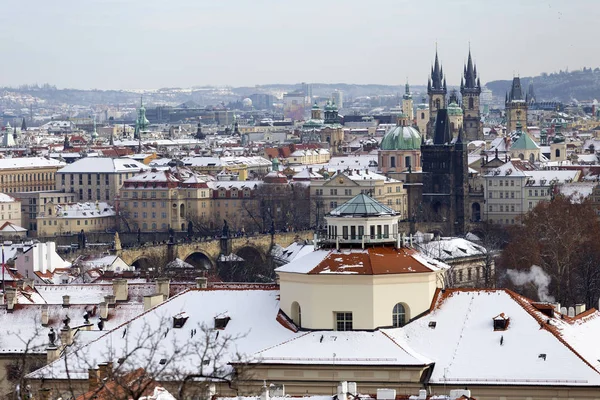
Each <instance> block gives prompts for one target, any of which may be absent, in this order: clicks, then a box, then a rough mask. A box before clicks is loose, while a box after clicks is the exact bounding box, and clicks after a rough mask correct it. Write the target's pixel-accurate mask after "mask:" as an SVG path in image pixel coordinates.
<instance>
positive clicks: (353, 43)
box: [0, 0, 600, 89]
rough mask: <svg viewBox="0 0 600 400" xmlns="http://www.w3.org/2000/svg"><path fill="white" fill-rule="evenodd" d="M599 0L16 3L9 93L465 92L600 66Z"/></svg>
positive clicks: (5, 71)
mask: <svg viewBox="0 0 600 400" xmlns="http://www.w3.org/2000/svg"><path fill="white" fill-rule="evenodd" d="M599 21H600V0H569V1H566V0H544V1H541V0H527V1H525V0H493V1H492V0H472V1H467V0H439V1H429V0H412V1H403V0H369V1H367V0H362V1H358V0H299V1H295V2H291V1H287V0H210V1H209V0H170V1H167V0H52V1H48V0H31V1H30V0H7V1H5V2H3V7H2V13H0V34H1V37H2V44H1V45H0V49H2V57H1V65H2V66H1V67H0V85H11V86H16V85H20V84H24V83H46V82H47V83H51V84H55V85H57V86H58V87H61V88H64V87H73V88H99V89H109V88H114V89H129V88H131V89H134V88H135V89H138V88H159V87H189V86H192V85H235V86H241V85H256V84H265V83H297V82H302V81H306V82H325V83H337V82H345V83H381V84H403V83H404V82H405V80H406V79H407V78H408V79H409V81H410V82H413V83H415V84H425V83H426V78H427V73H428V71H429V68H430V66H431V63H432V61H433V57H434V53H435V43H436V41H437V43H438V51H439V55H440V59H441V61H442V62H443V66H444V71H445V73H446V75H447V77H448V84H458V83H459V82H460V73H461V71H462V66H463V62H464V61H465V58H466V56H467V53H468V47H469V42H470V43H471V50H472V52H473V56H474V58H475V61H476V62H477V67H478V71H479V72H480V76H481V79H482V82H487V81H489V80H495V79H511V78H512V76H513V74H519V75H521V76H528V75H532V74H533V75H535V74H539V73H540V72H543V71H546V72H552V71H558V70H559V69H565V68H569V69H578V68H581V67H583V66H585V67H598V66H600V55H599V53H598V48H597V47H596V44H597V40H598V24H599Z"/></svg>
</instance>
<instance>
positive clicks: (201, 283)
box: [196, 277, 208, 289]
mask: <svg viewBox="0 0 600 400" xmlns="http://www.w3.org/2000/svg"><path fill="white" fill-rule="evenodd" d="M207 287H208V279H206V278H205V277H198V278H196V289H206V288H207Z"/></svg>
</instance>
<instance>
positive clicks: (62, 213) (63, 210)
mask: <svg viewBox="0 0 600 400" xmlns="http://www.w3.org/2000/svg"><path fill="white" fill-rule="evenodd" d="M54 208H55V210H56V211H55V215H41V214H40V216H39V217H40V218H44V217H50V218H54V217H58V218H104V217H114V216H115V215H116V213H115V209H114V208H113V206H111V205H110V204H108V203H106V202H98V203H89V202H88V203H72V204H57V205H55V206H54Z"/></svg>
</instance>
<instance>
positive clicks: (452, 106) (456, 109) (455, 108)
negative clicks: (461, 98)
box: [448, 102, 463, 115]
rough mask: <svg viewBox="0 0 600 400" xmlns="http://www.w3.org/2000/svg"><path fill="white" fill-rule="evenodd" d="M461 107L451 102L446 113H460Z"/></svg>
mask: <svg viewBox="0 0 600 400" xmlns="http://www.w3.org/2000/svg"><path fill="white" fill-rule="evenodd" d="M462 113H463V111H462V108H460V106H459V105H458V104H456V103H455V102H452V103H450V104H449V105H448V115H462Z"/></svg>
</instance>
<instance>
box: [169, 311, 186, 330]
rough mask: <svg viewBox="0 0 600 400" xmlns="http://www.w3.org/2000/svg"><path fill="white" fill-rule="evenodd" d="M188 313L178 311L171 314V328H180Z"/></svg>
mask: <svg viewBox="0 0 600 400" xmlns="http://www.w3.org/2000/svg"><path fill="white" fill-rule="evenodd" d="M188 318H189V315H187V313H185V312H180V313H179V314H177V315H174V316H173V328H182V327H183V325H185V323H186V322H187V320H188Z"/></svg>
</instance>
